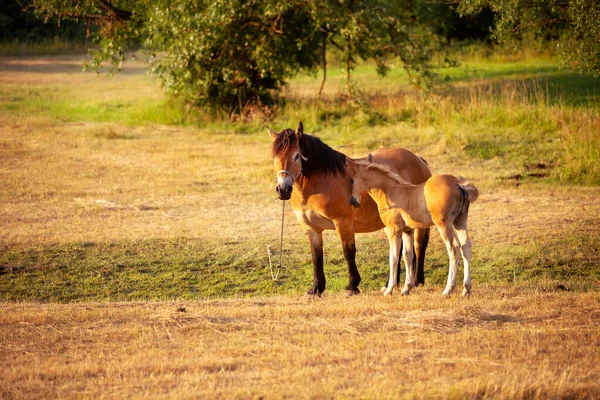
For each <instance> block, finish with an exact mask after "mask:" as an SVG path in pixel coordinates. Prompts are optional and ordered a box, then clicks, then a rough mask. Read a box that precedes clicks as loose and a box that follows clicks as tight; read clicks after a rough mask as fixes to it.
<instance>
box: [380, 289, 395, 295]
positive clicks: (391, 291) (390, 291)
mask: <svg viewBox="0 0 600 400" xmlns="http://www.w3.org/2000/svg"><path fill="white" fill-rule="evenodd" d="M393 293H394V291H393V290H386V291H385V292H383V295H384V296H391V295H392V294H393Z"/></svg>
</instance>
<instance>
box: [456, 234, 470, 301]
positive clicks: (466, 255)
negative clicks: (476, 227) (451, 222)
mask: <svg viewBox="0 0 600 400" xmlns="http://www.w3.org/2000/svg"><path fill="white" fill-rule="evenodd" d="M456 236H458V241H459V242H460V252H461V254H462V258H463V263H464V268H465V277H464V280H463V286H464V287H463V292H462V295H463V296H469V295H470V294H471V288H472V287H473V283H472V281H471V240H470V239H469V234H468V233H467V229H466V228H465V229H457V230H456Z"/></svg>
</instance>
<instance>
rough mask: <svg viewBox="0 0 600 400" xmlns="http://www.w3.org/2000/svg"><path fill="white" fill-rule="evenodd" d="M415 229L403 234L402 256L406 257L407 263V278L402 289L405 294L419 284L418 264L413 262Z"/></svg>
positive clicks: (405, 263)
mask: <svg viewBox="0 0 600 400" xmlns="http://www.w3.org/2000/svg"><path fill="white" fill-rule="evenodd" d="M413 240H414V231H411V232H404V233H403V234H402V245H403V249H402V258H403V259H404V265H406V279H405V280H404V288H403V289H402V294H403V295H408V294H410V290H411V289H412V288H414V287H415V286H417V283H416V275H417V271H416V269H417V268H416V265H414V264H413V259H414V258H415V257H414V250H413Z"/></svg>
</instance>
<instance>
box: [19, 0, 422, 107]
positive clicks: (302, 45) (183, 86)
mask: <svg viewBox="0 0 600 400" xmlns="http://www.w3.org/2000/svg"><path fill="white" fill-rule="evenodd" d="M21 1H22V3H23V4H24V5H25V6H26V7H28V8H30V9H33V10H34V11H35V13H36V14H37V15H38V16H40V17H42V18H46V19H48V18H57V19H58V20H64V19H67V20H77V21H79V20H83V21H86V23H87V24H88V27H89V29H88V32H89V35H90V36H91V37H92V38H93V39H94V41H95V43H96V44H97V47H96V49H95V50H94V57H93V62H92V63H91V66H92V67H98V66H100V65H101V64H102V63H103V62H106V61H109V62H110V64H111V65H112V68H113V69H118V68H119V67H120V66H121V63H122V62H123V60H124V59H125V51H126V49H127V48H129V47H131V46H137V47H141V48H143V49H144V50H146V51H148V52H149V53H150V54H152V63H151V71H152V72H153V73H155V74H156V75H158V76H159V77H160V79H161V81H162V83H163V84H164V86H166V87H167V88H168V89H169V90H171V91H172V92H173V93H175V94H176V95H178V96H181V97H182V98H183V99H184V100H185V101H186V102H187V103H188V104H191V105H193V106H200V105H202V106H204V105H209V106H214V107H218V108H222V109H227V110H228V111H230V112H237V113H242V112H244V110H245V109H246V108H247V107H249V106H253V105H270V104H272V103H273V101H274V99H275V97H276V96H277V93H278V91H279V89H280V88H281V87H282V85H284V84H285V82H286V81H287V80H289V78H290V77H292V76H293V75H295V74H297V73H298V72H299V71H301V70H315V69H316V68H317V67H318V65H319V64H322V65H323V66H324V68H325V70H326V67H327V64H326V54H327V45H328V44H329V45H332V46H334V47H336V48H338V49H339V50H340V51H341V53H342V54H343V57H344V61H345V64H346V71H347V74H348V82H349V83H350V73H351V70H352V68H353V67H354V65H355V64H356V62H357V59H358V58H361V59H368V58H373V59H375V60H376V61H377V63H378V67H379V68H378V70H379V72H380V73H382V74H384V73H385V72H386V71H387V69H388V68H389V59H390V58H392V57H399V58H400V59H401V60H402V65H403V67H404V68H405V69H406V70H407V71H408V72H409V74H410V76H411V78H412V80H413V83H415V84H416V85H421V86H424V84H425V83H426V82H427V81H428V79H429V78H431V76H432V74H430V72H429V69H428V68H427V61H428V57H429V55H428V53H427V46H426V45H425V44H426V42H427V40H428V38H429V36H428V35H429V32H428V30H427V29H426V28H424V27H423V26H422V25H421V24H420V23H419V21H418V19H417V17H416V14H415V4H416V3H415V1H414V0H396V1H389V0H343V1H342V0H323V1H318V0H306V1H297V2H295V1H287V0H137V1H136V0H112V1H111V0H21Z"/></svg>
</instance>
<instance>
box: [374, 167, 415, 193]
mask: <svg viewBox="0 0 600 400" xmlns="http://www.w3.org/2000/svg"><path fill="white" fill-rule="evenodd" d="M367 174H368V175H366V178H367V179H368V181H369V187H370V188H371V189H380V190H383V191H384V192H386V193H387V192H388V191H390V190H391V189H392V188H395V189H396V190H401V191H410V190H412V189H413V188H415V186H416V185H413V184H411V183H408V182H398V181H397V180H396V179H394V178H392V177H390V176H388V175H387V174H385V173H383V172H380V171H377V170H369V171H367Z"/></svg>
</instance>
